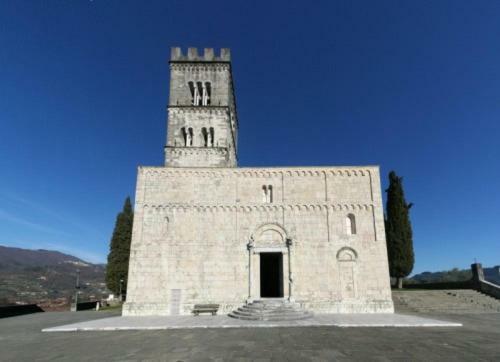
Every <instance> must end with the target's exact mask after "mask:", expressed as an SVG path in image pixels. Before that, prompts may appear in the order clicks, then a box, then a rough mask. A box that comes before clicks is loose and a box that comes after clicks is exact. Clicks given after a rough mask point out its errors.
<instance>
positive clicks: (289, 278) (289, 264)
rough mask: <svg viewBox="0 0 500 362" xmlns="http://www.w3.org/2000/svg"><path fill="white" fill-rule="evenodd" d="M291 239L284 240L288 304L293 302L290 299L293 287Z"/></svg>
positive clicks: (291, 298)
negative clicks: (286, 261) (286, 256)
mask: <svg viewBox="0 0 500 362" xmlns="http://www.w3.org/2000/svg"><path fill="white" fill-rule="evenodd" d="M292 244H293V243H292V239H290V238H288V239H286V247H287V248H288V300H289V301H290V302H293V297H292V285H293V278H292Z"/></svg>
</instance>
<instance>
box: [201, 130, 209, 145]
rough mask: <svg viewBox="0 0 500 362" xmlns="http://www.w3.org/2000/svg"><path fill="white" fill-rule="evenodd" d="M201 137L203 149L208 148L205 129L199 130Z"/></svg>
mask: <svg viewBox="0 0 500 362" xmlns="http://www.w3.org/2000/svg"><path fill="white" fill-rule="evenodd" d="M201 137H202V138H203V147H207V146H208V132H207V129H206V128H205V127H203V128H202V129H201Z"/></svg>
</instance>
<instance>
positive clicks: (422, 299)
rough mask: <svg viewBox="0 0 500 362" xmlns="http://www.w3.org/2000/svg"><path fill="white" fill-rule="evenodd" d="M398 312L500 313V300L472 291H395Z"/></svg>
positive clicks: (394, 296)
mask: <svg viewBox="0 0 500 362" xmlns="http://www.w3.org/2000/svg"><path fill="white" fill-rule="evenodd" d="M392 299H393V301H394V308H395V310H396V312H403V313H404V312H419V313H438V314H443V313H448V314H469V313H471V314H472V313H499V312H500V300H497V299H494V298H491V297H489V296H487V295H485V294H482V293H479V292H477V291H475V290H471V289H458V290H457V289H455V290H393V291H392Z"/></svg>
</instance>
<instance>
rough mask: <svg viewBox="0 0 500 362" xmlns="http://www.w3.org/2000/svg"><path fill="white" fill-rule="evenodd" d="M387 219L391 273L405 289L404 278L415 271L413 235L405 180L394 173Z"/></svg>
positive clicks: (390, 180) (392, 172)
mask: <svg viewBox="0 0 500 362" xmlns="http://www.w3.org/2000/svg"><path fill="white" fill-rule="evenodd" d="M386 192H387V206H386V213H387V214H386V219H385V233H386V237H387V254H388V256H389V273H390V275H391V277H393V278H396V280H397V286H398V288H399V289H401V288H402V287H403V278H404V277H406V276H408V275H409V274H410V273H411V271H412V270H413V264H414V263H415V256H414V253H413V233H412V230H411V223H410V213H409V211H410V208H411V207H412V204H411V203H410V204H407V203H406V200H405V196H404V191H403V178H402V177H399V176H398V175H396V173H395V172H394V171H391V172H390V173H389V188H388V189H387V190H386Z"/></svg>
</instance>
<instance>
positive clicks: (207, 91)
mask: <svg viewBox="0 0 500 362" xmlns="http://www.w3.org/2000/svg"><path fill="white" fill-rule="evenodd" d="M211 93H212V87H211V85H210V82H205V83H204V84H203V105H204V106H209V105H210V96H211Z"/></svg>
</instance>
